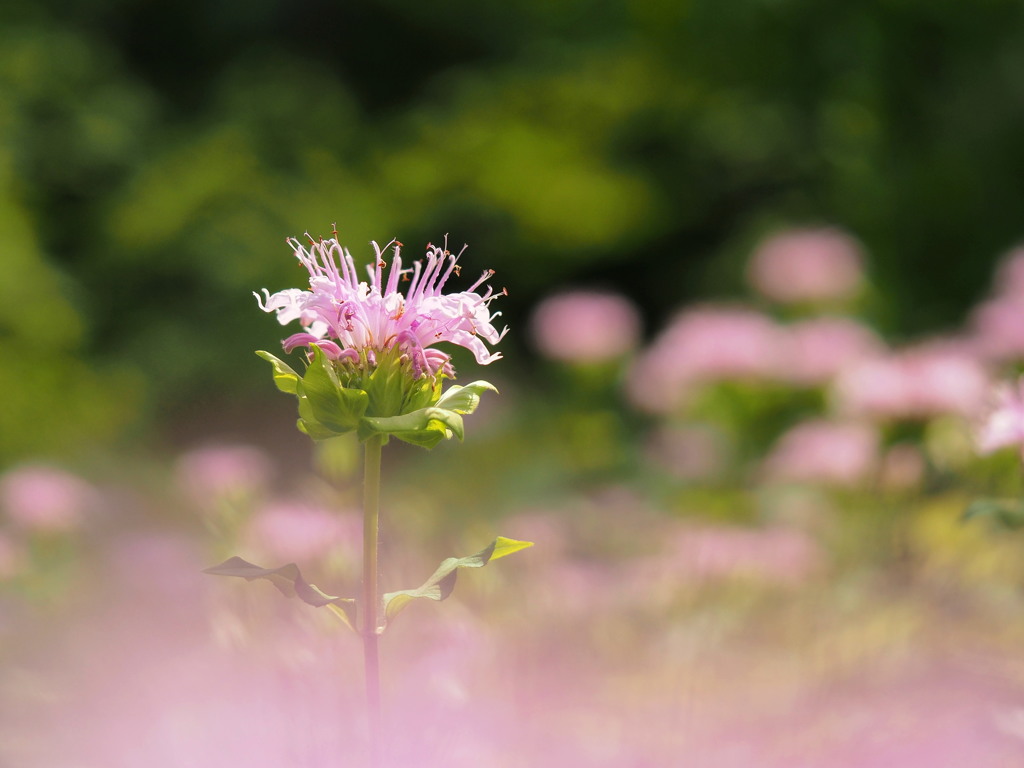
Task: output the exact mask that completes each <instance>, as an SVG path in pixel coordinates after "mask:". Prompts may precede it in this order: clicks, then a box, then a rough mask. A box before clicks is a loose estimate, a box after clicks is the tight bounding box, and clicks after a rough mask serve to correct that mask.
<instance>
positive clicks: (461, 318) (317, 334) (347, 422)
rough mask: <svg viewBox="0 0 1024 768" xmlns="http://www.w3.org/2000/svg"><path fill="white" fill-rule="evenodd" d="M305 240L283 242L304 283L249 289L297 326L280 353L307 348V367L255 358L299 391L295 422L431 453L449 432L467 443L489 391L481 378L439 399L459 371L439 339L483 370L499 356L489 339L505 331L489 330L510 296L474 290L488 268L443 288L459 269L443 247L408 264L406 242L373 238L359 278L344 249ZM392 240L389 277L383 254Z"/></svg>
mask: <svg viewBox="0 0 1024 768" xmlns="http://www.w3.org/2000/svg"><path fill="white" fill-rule="evenodd" d="M307 237H308V235H307ZM309 241H310V246H309V248H308V249H307V248H306V247H305V246H303V245H302V244H301V243H299V241H298V240H296V239H294V238H291V239H289V240H288V244H289V245H291V246H292V248H293V249H294V251H295V257H296V258H297V259H298V260H299V263H300V264H302V266H304V267H305V268H306V271H308V272H309V290H302V289H299V288H289V289H287V290H284V291H279V292H277V293H274V294H271V293H270V292H269V291H267V290H266V289H264V291H263V296H260V295H259V294H256V300H257V301H258V302H259V305H260V308H261V309H262V310H263V311H264V312H275V313H277V319H278V321H279V322H280V323H281V324H282V325H287V324H288V323H290V322H292V321H293V320H298V321H299V324H300V325H301V326H302V330H301V331H300V332H298V333H295V334H292V335H291V336H289V337H288V338H286V339H284V341H283V345H284V350H285V352H291V351H292V350H294V349H297V348H299V347H306V348H308V355H307V360H308V365H307V367H306V371H305V373H304V374H302V375H300V374H299V373H297V372H296V371H294V370H293V369H292V368H291V367H290V366H289V365H288V364H287V363H285V362H284V361H282V360H279V359H277V358H276V357H274V356H273V355H271V354H269V353H267V352H262V351H261V352H258V353H257V354H258V355H259V356H260V357H262V358H263V359H265V360H267V361H268V362H269V363H270V364H271V365H272V366H273V367H274V383H275V384H276V385H277V388H278V389H280V390H281V391H282V392H288V393H290V394H293V395H295V396H296V397H298V399H299V422H298V427H299V429H300V430H301V431H303V432H305V433H306V434H308V435H309V436H310V437H312V438H313V439H315V440H319V439H326V438H329V437H334V436H335V435H341V434H344V433H346V432H350V431H352V430H356V431H357V433H358V435H359V437H360V439H362V440H365V439H368V438H369V437H370V436H372V435H374V434H378V435H383V436H384V437H385V438H386V437H387V436H389V435H393V436H395V437H397V438H398V439H400V440H405V441H406V442H410V443H414V444H416V445H421V446H424V447H427V448H430V447H433V446H434V445H436V443H437V442H438V441H439V440H442V439H444V438H446V437H452V436H456V437H458V438H459V439H462V436H463V424H462V416H463V415H464V414H467V413H472V412H473V411H474V410H475V409H476V407H477V404H478V403H479V400H480V393H481V392H483V391H485V390H492V391H494V387H493V386H492V385H491V384H488V383H487V382H485V381H477V382H473V383H472V384H468V385H466V386H464V387H460V386H452V387H449V389H448V390H447V392H445V393H444V394H443V395H442V393H441V382H442V380H443V379H445V378H454V377H455V372H454V370H453V369H452V365H451V357H450V356H449V355H448V353H447V352H444V351H442V350H440V349H436V348H435V346H434V345H435V344H438V343H440V342H448V343H450V344H456V345H458V346H460V347H465V348H466V349H468V350H469V351H470V352H472V353H473V355H474V357H476V360H477V362H478V363H480V364H482V365H486V364H488V363H492V362H494V361H495V360H497V359H498V358H500V357H501V354H500V353H498V352H492V351H491V350H490V349H488V347H487V345H488V344H492V345H493V344H497V343H498V342H499V341H500V340H501V338H502V336H504V335H505V330H502V331H500V332H499V331H498V330H497V329H496V328H495V327H494V325H493V321H494V318H495V317H497V316H498V314H499V313H497V312H494V313H492V312H491V310H490V303H491V301H493V300H494V299H495V298H497V296H499V295H501V294H504V293H505V291H504V290H502V292H501V294H494V293H492V291H491V290H490V289H489V288H488V289H487V291H486V292H485V293H483V294H479V293H477V292H476V289H477V288H478V287H479V286H480V285H482V284H483V283H484V282H486V281H487V280H488V279H489V278H490V277H491V275H493V274H494V272H493V270H487V271H485V272H484V273H483V275H481V277H480V279H479V280H477V281H476V282H475V283H473V285H471V286H470V287H469V289H468V290H465V291H461V292H458V293H448V294H446V293H444V292H443V289H444V286H445V283H446V282H447V281H448V278H449V277H451V275H452V274H453V273H454V274H455V275H456V276H457V275H458V274H459V265H458V260H459V256H458V255H452V254H451V253H449V252H448V250H447V248H438V247H436V246H433V245H428V246H427V256H426V259H425V260H423V261H416V262H414V263H413V265H412V267H410V268H406V269H403V268H402V258H401V256H400V255H399V251H400V249H401V243H398V242H396V241H392V243H389V244H388V245H386V246H385V247H384V248H383V249H382V248H380V247H379V246H378V245H377V244H376V243H373V248H374V251H375V253H376V259H375V261H374V263H373V264H372V265H370V266H369V267H368V268H367V275H368V279H367V280H360V279H359V278H358V276H357V272H356V267H355V263H354V262H353V260H352V256H351V254H350V253H349V252H348V251H347V250H345V249H344V248H342V247H341V246H340V245H338V241H337V239H336V238H331V239H330V240H324V239H320V240H319V241H316V240H313V239H312V238H309ZM391 245H394V260H393V263H392V264H391V269H390V271H389V272H388V271H387V269H388V265H387V263H386V262H385V261H384V251H385V250H387V249H388V248H389V247H390V246H391ZM385 274H386V275H387V277H386V279H385ZM403 282H408V287H407V288H406V290H405V291H404V292H402V291H400V290H399V286H400V284H401V283H403ZM506 330H507V329H506Z"/></svg>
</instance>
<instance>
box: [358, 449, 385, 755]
mask: <svg viewBox="0 0 1024 768" xmlns="http://www.w3.org/2000/svg"><path fill="white" fill-rule="evenodd" d="M383 444H384V440H383V437H382V436H380V435H374V436H373V437H371V438H370V439H369V440H367V441H366V453H365V462H364V466H363V601H362V606H361V613H362V621H361V627H362V634H363V666H364V669H365V672H366V716H367V723H368V725H369V737H370V765H371V766H373V768H376V766H378V765H380V745H381V707H380V655H379V653H378V639H379V637H380V635H378V634H377V621H378V618H377V604H378V602H379V596H378V587H377V539H378V535H377V534H378V529H379V526H380V455H381V448H382V447H383Z"/></svg>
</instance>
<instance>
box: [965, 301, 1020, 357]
mask: <svg viewBox="0 0 1024 768" xmlns="http://www.w3.org/2000/svg"><path fill="white" fill-rule="evenodd" d="M970 324H971V328H972V330H973V342H974V344H975V346H976V348H977V350H978V354H980V355H981V356H982V357H984V358H985V359H987V360H993V361H997V362H1005V361H1012V360H1021V359H1024V291H1022V294H1018V295H1005V296H997V297H996V298H993V299H989V300H988V301H985V302H983V303H982V304H980V305H979V306H978V307H977V308H976V309H975V310H974V312H972V313H971V320H970Z"/></svg>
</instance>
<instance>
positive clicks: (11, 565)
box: [0, 531, 26, 581]
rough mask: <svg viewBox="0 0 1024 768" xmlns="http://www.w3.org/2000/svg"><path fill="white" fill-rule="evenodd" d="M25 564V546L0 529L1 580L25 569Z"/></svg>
mask: <svg viewBox="0 0 1024 768" xmlns="http://www.w3.org/2000/svg"><path fill="white" fill-rule="evenodd" d="M25 564H26V560H25V552H24V550H23V548H22V547H21V546H20V545H19V544H18V543H17V542H15V541H14V539H12V538H11V537H10V536H7V535H6V534H4V533H3V531H0V581H2V580H4V579H9V578H11V577H13V576H17V575H18V574H19V573H21V572H22V571H23V570H24V569H25Z"/></svg>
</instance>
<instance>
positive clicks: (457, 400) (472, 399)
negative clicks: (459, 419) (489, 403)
mask: <svg viewBox="0 0 1024 768" xmlns="http://www.w3.org/2000/svg"><path fill="white" fill-rule="evenodd" d="M487 391H491V392H497V391H498V388H497V387H495V386H494V385H493V384H491V383H490V382H487V381H474V382H472V383H471V384H467V385H466V386H464V387H461V386H459V385H457V384H456V385H453V386H451V387H449V388H448V391H447V392H445V393H444V394H443V395H441V399H440V400H438V401H437V407H438V408H445V409H447V410H449V411H455V412H456V413H461V414H467V413H472V412H473V411H475V410H476V407H477V406H478V405H479V404H480V395H481V393H483V392H487Z"/></svg>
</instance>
